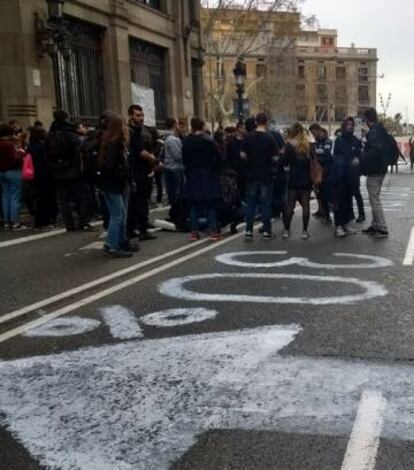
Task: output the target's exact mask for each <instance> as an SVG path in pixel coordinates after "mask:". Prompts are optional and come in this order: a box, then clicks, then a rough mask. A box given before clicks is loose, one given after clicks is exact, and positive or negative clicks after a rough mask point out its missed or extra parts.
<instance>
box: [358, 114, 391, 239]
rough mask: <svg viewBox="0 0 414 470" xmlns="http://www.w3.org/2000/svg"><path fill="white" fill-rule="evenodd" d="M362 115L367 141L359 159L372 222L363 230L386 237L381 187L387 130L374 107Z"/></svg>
mask: <svg viewBox="0 0 414 470" xmlns="http://www.w3.org/2000/svg"><path fill="white" fill-rule="evenodd" d="M364 117H365V121H366V124H367V126H368V127H369V132H368V134H367V136H366V139H367V142H366V145H365V148H364V152H363V154H362V155H361V159H360V160H361V170H362V173H363V174H364V175H366V176H367V190H368V196H369V203H370V206H371V210H372V224H371V226H370V227H369V228H367V229H366V230H363V232H364V233H366V234H367V235H372V236H374V237H376V238H387V237H388V228H387V224H386V222H385V217H384V209H383V207H382V203H381V189H382V185H383V183H384V179H385V175H386V174H387V168H388V165H387V162H386V156H385V146H386V138H387V131H386V130H385V128H384V126H383V125H382V124H381V123H380V122H379V121H378V114H377V111H376V110H375V109H374V108H369V109H367V110H366V111H365V115H364Z"/></svg>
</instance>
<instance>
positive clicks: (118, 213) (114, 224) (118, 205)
mask: <svg viewBox="0 0 414 470" xmlns="http://www.w3.org/2000/svg"><path fill="white" fill-rule="evenodd" d="M102 194H103V197H104V199H105V202H106V206H107V208H108V211H109V225H108V237H107V239H106V244H107V246H108V248H109V249H110V250H119V249H120V248H121V247H122V245H123V244H124V243H125V242H126V236H125V232H126V228H125V226H126V214H127V209H126V204H125V199H124V196H123V195H122V194H117V193H110V192H107V191H104V192H103V193H102Z"/></svg>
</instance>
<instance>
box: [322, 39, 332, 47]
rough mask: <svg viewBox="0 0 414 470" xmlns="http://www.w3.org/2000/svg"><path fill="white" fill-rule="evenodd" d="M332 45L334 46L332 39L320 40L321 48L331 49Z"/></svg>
mask: <svg viewBox="0 0 414 470" xmlns="http://www.w3.org/2000/svg"><path fill="white" fill-rule="evenodd" d="M333 45H334V38H332V37H327V38H322V46H325V47H331V46H333Z"/></svg>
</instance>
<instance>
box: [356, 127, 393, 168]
mask: <svg viewBox="0 0 414 470" xmlns="http://www.w3.org/2000/svg"><path fill="white" fill-rule="evenodd" d="M386 132H387V131H386V130H385V128H384V126H383V125H382V124H380V123H378V122H377V123H376V124H374V125H373V126H372V127H371V129H370V130H369V132H368V134H367V136H366V139H367V142H366V144H365V148H364V152H363V153H362V155H361V157H360V161H361V172H362V174H364V175H366V176H377V175H385V173H387V163H386V162H385V155H384V143H385V139H386Z"/></svg>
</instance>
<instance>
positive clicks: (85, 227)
mask: <svg viewBox="0 0 414 470" xmlns="http://www.w3.org/2000/svg"><path fill="white" fill-rule="evenodd" d="M79 230H80V231H81V232H96V230H97V229H96V228H95V227H94V226H93V225H91V224H85V225H82V227H80V228H79Z"/></svg>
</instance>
